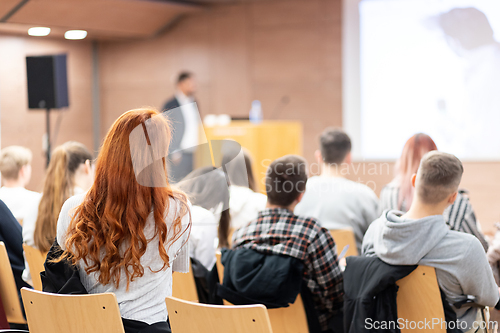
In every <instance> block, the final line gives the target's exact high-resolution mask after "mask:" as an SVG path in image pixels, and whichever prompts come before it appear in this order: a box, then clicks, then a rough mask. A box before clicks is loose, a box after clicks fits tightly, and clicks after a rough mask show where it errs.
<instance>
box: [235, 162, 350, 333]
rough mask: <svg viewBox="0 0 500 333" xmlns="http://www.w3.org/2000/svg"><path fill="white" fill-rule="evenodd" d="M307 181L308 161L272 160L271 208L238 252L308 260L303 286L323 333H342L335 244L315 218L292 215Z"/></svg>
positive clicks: (239, 237)
mask: <svg viewBox="0 0 500 333" xmlns="http://www.w3.org/2000/svg"><path fill="white" fill-rule="evenodd" d="M306 181H307V172H306V162H305V160H304V159H303V158H301V157H299V156H294V155H287V156H284V157H282V158H279V159H277V160H275V161H273V162H272V163H271V165H270V166H269V168H268V171H267V175H266V191H267V206H266V209H265V210H264V211H261V212H260V213H259V216H258V218H257V219H256V220H254V221H251V222H250V223H249V224H248V225H246V226H243V227H242V228H240V229H239V230H237V231H235V233H234V236H233V249H238V248H247V249H252V250H255V251H257V252H261V253H265V254H274V255H282V256H290V257H294V258H297V259H299V260H301V261H303V263H304V273H303V274H304V275H303V284H304V286H307V288H308V289H309V290H310V292H311V294H312V295H313V300H314V303H315V304H314V305H315V309H316V312H317V315H318V318H319V322H320V325H321V328H322V330H323V331H328V330H329V329H331V330H333V331H334V332H342V330H343V329H342V305H343V278H342V271H341V270H340V267H339V265H338V258H337V254H336V248H335V242H334V240H333V238H332V236H331V235H330V233H329V232H328V230H326V229H324V228H322V227H321V226H320V224H319V223H318V221H316V220H315V219H314V218H304V217H299V216H297V215H294V214H293V210H294V208H295V206H296V205H297V204H298V203H299V202H300V201H301V199H302V197H303V195H304V191H305V187H306Z"/></svg>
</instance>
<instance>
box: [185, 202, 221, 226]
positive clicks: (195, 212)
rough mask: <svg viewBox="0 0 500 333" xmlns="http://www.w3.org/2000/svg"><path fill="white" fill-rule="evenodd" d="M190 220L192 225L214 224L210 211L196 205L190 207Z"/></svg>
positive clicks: (213, 217)
mask: <svg viewBox="0 0 500 333" xmlns="http://www.w3.org/2000/svg"><path fill="white" fill-rule="evenodd" d="M191 218H192V219H193V223H203V224H212V223H213V224H215V223H216V221H215V216H214V214H213V213H212V212H211V211H209V210H207V209H205V208H203V207H200V206H196V205H194V206H192V207H191Z"/></svg>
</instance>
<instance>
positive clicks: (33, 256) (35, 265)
mask: <svg viewBox="0 0 500 333" xmlns="http://www.w3.org/2000/svg"><path fill="white" fill-rule="evenodd" d="M23 249H24V257H25V258H26V261H27V262H28V266H29V268H30V274H31V281H32V282H33V288H35V289H36V290H40V291H42V279H41V278H40V273H41V272H43V271H44V270H45V267H44V266H43V263H44V262H45V257H46V256H47V254H46V253H42V252H40V250H38V249H36V248H34V247H32V246H29V245H27V244H23Z"/></svg>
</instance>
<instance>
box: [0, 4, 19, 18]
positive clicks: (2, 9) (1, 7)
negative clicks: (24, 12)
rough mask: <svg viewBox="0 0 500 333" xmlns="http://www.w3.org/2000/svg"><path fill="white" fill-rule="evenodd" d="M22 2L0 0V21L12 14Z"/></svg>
mask: <svg viewBox="0 0 500 333" xmlns="http://www.w3.org/2000/svg"><path fill="white" fill-rule="evenodd" d="M22 2H23V1H22V0H0V20H1V19H2V18H4V17H5V16H6V15H8V14H9V13H10V11H11V10H12V9H14V8H15V7H16V6H17V5H18V4H21V3H22Z"/></svg>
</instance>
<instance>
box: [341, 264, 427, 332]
mask: <svg viewBox="0 0 500 333" xmlns="http://www.w3.org/2000/svg"><path fill="white" fill-rule="evenodd" d="M346 260H347V266H346V270H345V271H344V332H346V333H361V332H393V333H396V332H400V330H399V329H397V327H396V329H394V330H392V329H386V330H375V329H369V326H368V325H365V324H366V322H365V320H366V321H367V322H368V323H370V321H371V322H374V321H393V322H394V323H397V320H398V312H397V303H396V297H397V292H398V286H397V285H396V281H397V280H399V279H401V278H404V277H405V276H407V275H408V274H410V273H411V272H413V271H414V270H415V269H416V268H417V266H392V265H388V264H386V263H384V262H383V261H382V260H380V259H379V258H377V257H348V258H347V259H346Z"/></svg>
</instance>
